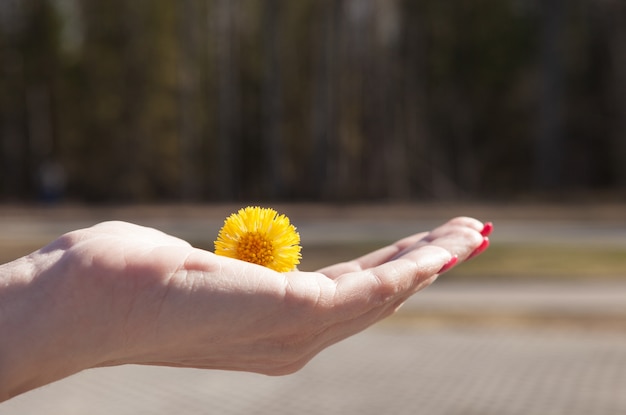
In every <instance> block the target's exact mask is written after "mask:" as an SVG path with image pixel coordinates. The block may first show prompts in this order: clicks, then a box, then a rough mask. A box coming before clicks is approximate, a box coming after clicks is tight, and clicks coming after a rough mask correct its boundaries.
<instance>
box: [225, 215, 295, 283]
mask: <svg viewBox="0 0 626 415" xmlns="http://www.w3.org/2000/svg"><path fill="white" fill-rule="evenodd" d="M215 253H216V254H217V255H222V256H227V257H230V258H236V259H240V260H242V261H247V262H252V263H254V264H259V265H263V266H265V267H268V268H271V269H273V270H274V271H278V272H288V271H292V270H293V269H294V268H295V267H296V265H297V264H299V263H300V258H301V255H300V235H299V234H298V232H296V228H295V227H294V226H293V225H292V224H290V223H289V218H288V217H286V216H285V215H279V214H278V212H276V211H275V210H274V209H270V208H260V207H250V206H248V207H247V208H244V209H239V212H237V213H233V214H232V215H230V216H229V217H228V218H227V219H226V220H225V221H224V226H223V227H222V229H220V232H219V234H218V236H217V240H216V241H215Z"/></svg>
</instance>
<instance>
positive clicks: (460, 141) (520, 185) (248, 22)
mask: <svg viewBox="0 0 626 415" xmlns="http://www.w3.org/2000/svg"><path fill="white" fill-rule="evenodd" d="M625 159H626V4H625V3H624V2H623V1H621V0H603V1H592V0H575V1H564V0H546V1H537V0H480V1H466V0H462V1H457V2H454V3H450V2H441V1H435V0H424V1H419V2H417V1H408V0H344V1H330V0H321V1H320V0H302V1H297V2H293V1H280V0H266V1H258V0H232V1H231V0H209V1H203V0H181V1H177V2H173V1H167V0H137V1H132V2H128V1H123V0H90V1H81V0H2V2H0V200H2V201H36V200H45V201H55V200H60V199H65V200H72V201H80V202H154V201H237V200H250V199H254V200H259V199H263V200H314V201H355V200H405V201H414V200H419V201H432V200H435V201H438V200H452V201H456V200H468V199H469V200H472V199H474V200H475V199H480V200H494V199H495V200H520V199H524V200H525V199H529V198H530V199H536V198H554V197H555V194H556V196H558V197H567V196H571V195H575V196H577V197H578V196H580V195H584V196H588V197H591V196H592V197H593V198H602V199H607V198H608V199H615V198H617V199H621V200H624V197H625V189H626V163H624V160H625Z"/></svg>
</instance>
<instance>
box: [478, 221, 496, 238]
mask: <svg viewBox="0 0 626 415" xmlns="http://www.w3.org/2000/svg"><path fill="white" fill-rule="evenodd" d="M491 232H493V223H492V222H487V223H485V225H484V226H483V230H482V231H480V234H481V235H482V236H489V235H491Z"/></svg>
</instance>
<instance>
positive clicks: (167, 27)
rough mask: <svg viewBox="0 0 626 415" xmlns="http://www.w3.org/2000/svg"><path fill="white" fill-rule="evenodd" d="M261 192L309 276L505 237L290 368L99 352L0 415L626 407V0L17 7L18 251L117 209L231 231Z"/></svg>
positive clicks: (2, 45)
mask: <svg viewBox="0 0 626 415" xmlns="http://www.w3.org/2000/svg"><path fill="white" fill-rule="evenodd" d="M251 203H254V204H259V203H262V204H271V206H272V207H274V208H276V209H277V210H278V211H279V212H281V213H285V214H286V215H288V216H289V217H290V218H291V220H292V222H293V223H294V224H295V225H296V226H297V227H298V230H299V232H300V235H301V237H302V245H303V260H302V264H301V266H300V268H301V269H302V270H305V271H311V270H314V269H317V268H319V267H323V266H325V265H328V264H329V263H334V262H337V261H344V260H348V259H351V258H354V257H356V256H358V255H361V254H363V253H366V252H369V251H371V250H373V249H376V248H378V247H380V246H382V245H385V244H388V243H390V242H392V241H394V240H396V239H398V238H401V237H404V236H406V235H407V234H409V233H413V232H417V231H422V230H427V229H431V228H432V227H434V226H437V225H439V224H440V223H442V222H443V221H445V220H447V219H449V218H450V217H453V216H457V215H468V216H474V217H477V218H479V219H481V220H491V221H493V222H494V223H495V231H494V233H493V235H492V237H491V243H492V245H491V247H490V249H489V250H488V251H487V252H486V253H485V254H483V255H481V256H480V257H479V258H477V259H475V260H472V261H470V262H468V263H466V264H463V266H460V267H457V268H455V269H453V270H452V271H450V272H449V273H447V274H446V275H445V277H442V278H440V279H439V281H437V283H436V284H434V285H433V286H432V287H430V288H428V289H427V290H425V291H424V292H420V293H419V295H416V296H415V297H413V298H412V299H411V300H410V301H409V302H408V303H407V304H406V305H405V306H404V307H403V308H402V309H401V310H400V312H399V313H398V314H396V315H395V316H394V317H392V318H390V319H388V320H386V321H385V322H384V323H382V324H380V325H377V326H375V327H373V328H371V329H370V330H367V331H366V332H364V333H362V334H360V335H358V336H356V337H353V338H351V339H349V340H347V341H346V342H342V343H340V344H338V345H336V346H333V347H331V348H329V349H328V350H327V351H325V352H324V353H322V354H321V355H320V356H318V357H316V358H315V359H314V360H313V361H312V362H311V363H310V364H309V365H308V366H307V367H306V368H305V369H304V370H303V371H301V372H299V373H297V374H295V375H293V376H289V377H287V378H272V379H269V378H266V377H261V376H257V375H251V374H240V373H236V374H233V373H224V372H216V371H193V370H181V369H165V368H148V367H141V368H140V367H132V366H131V367H119V368H108V369H98V370H96V371H87V372H83V373H81V374H78V375H76V376H73V377H71V378H69V379H66V380H63V381H60V382H57V383H55V384H54V385H52V386H50V387H48V388H42V389H39V390H37V391H34V392H31V393H29V394H26V395H23V396H21V397H19V398H17V399H14V400H11V401H9V402H8V403H4V404H2V405H0V415H5V414H6V415H9V414H11V415H12V414H15V413H20V414H40V413H43V412H45V413H48V414H64V415H68V414H79V413H90V414H112V413H115V414H133V415H135V414H157V415H160V414H169V413H185V414H201V413H220V414H248V413H272V414H275V413H285V414H287V413H325V414H341V415H345V414H359V415H363V414H365V415H367V414H372V415H373V414H380V413H394V414H404V413H406V414H414V413H428V414H431V415H438V414H441V415H454V414H459V415H460V414H481V415H489V414H498V415H507V414H511V415H529V414H542V415H544V414H552V415H559V414H563V415H575V414H585V415H586V414H590V413H594V414H607V415H611V414H624V413H626V394H624V393H623V392H624V390H626V370H624V361H626V334H625V332H624V321H626V307H625V306H624V304H626V278H625V277H626V2H624V1H623V0H570V1H566V0H541V1H540V0H471V1H470V0H456V1H454V2H448V1H442V0H421V1H412V0H298V1H287V0H283V1H281V0H178V1H168V0H133V1H126V0H0V263H3V262H6V261H10V260H12V259H14V258H17V257H19V256H21V255H25V254H27V253H29V252H32V251H33V250H35V249H37V248H39V247H41V246H42V245H44V244H46V243H48V242H49V241H51V240H53V239H55V238H56V237H58V236H59V235H60V234H62V233H64V232H67V231H70V230H72V229H76V228H80V227H86V226H90V225H92V224H94V223H97V222H99V221H102V220H108V219H121V220H127V221H131V222H135V223H139V224H143V225H146V226H152V227H155V228H158V229H161V230H163V231H165V232H168V233H171V234H173V235H176V236H179V237H181V238H184V239H186V240H188V241H190V242H191V243H192V244H193V245H194V246H197V247H200V248H205V249H209V250H212V248H213V240H214V238H215V236H216V235H217V232H218V230H219V228H220V226H221V225H222V224H223V220H224V218H225V217H226V216H227V215H229V214H230V213H232V212H234V211H236V210H237V209H239V208H240V207H242V206H244V205H245V204H251ZM0 336H1V334H0Z"/></svg>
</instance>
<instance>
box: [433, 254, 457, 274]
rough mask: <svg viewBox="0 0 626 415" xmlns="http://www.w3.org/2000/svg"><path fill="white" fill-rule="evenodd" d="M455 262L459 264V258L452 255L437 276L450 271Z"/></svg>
mask: <svg viewBox="0 0 626 415" xmlns="http://www.w3.org/2000/svg"><path fill="white" fill-rule="evenodd" d="M457 262H459V257H458V256H456V255H453V256H452V258H450V260H449V261H448V262H446V263H445V265H444V266H443V267H441V269H440V270H439V272H438V273H437V274H443V273H444V272H446V271H448V270H450V268H452V267H453V266H455V265H456V263H457Z"/></svg>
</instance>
